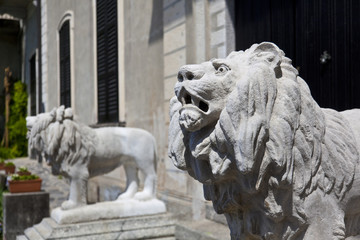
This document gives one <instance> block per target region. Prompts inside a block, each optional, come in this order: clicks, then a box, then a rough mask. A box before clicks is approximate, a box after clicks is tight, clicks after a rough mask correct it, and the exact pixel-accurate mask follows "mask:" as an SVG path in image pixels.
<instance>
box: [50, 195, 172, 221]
mask: <svg viewBox="0 0 360 240" xmlns="http://www.w3.org/2000/svg"><path fill="white" fill-rule="evenodd" d="M165 212H166V206H165V203H164V202H162V201H160V200H158V199H151V200H147V201H139V200H136V199H124V200H116V201H109V202H100V203H95V204H91V205H85V206H82V207H78V208H74V209H70V210H62V209H61V208H55V209H54V210H53V211H52V212H51V217H52V218H53V219H54V220H55V221H56V222H57V223H59V224H66V223H81V222H89V221H97V220H102V219H115V218H123V217H133V216H142V215H152V214H159V213H165Z"/></svg>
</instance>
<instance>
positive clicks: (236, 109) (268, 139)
mask: <svg viewBox="0 0 360 240" xmlns="http://www.w3.org/2000/svg"><path fill="white" fill-rule="evenodd" d="M175 95H176V96H175V97H173V98H172V99H171V103H170V117H171V121H170V127H169V156H170V158H171V159H172V161H173V163H174V164H175V165H176V166H177V167H178V168H180V169H183V170H186V171H188V173H189V174H190V175H191V176H192V177H193V178H195V179H197V180H198V181H200V182H202V183H203V184H204V195H205V198H206V199H207V200H211V201H212V202H213V206H214V208H215V210H216V211H217V212H218V213H224V214H225V216H226V218H227V222H228V225H229V228H230V230H231V237H232V239H317V240H319V239H345V238H348V239H351V238H352V236H357V235H359V234H360V171H359V149H360V110H357V109H354V110H348V111H344V112H337V111H335V110H332V109H322V108H320V107H319V106H318V104H317V103H316V102H315V101H314V99H313V98H312V96H311V94H310V90H309V88H308V86H307V84H306V83H305V81H304V80H303V79H302V78H301V77H299V75H298V71H297V70H296V69H295V68H294V67H293V66H292V65H291V60H290V59H289V58H287V57H285V55H284V52H283V51H281V50H280V49H279V48H278V47H277V46H276V45H275V44H273V43H269V42H263V43H261V44H254V45H253V46H251V47H250V48H249V49H247V50H246V51H239V52H233V53H231V54H230V55H229V56H228V57H227V58H226V59H214V60H211V61H209V62H204V63H201V64H198V65H186V66H183V67H181V68H180V71H179V74H178V82H177V83H176V85H175Z"/></svg>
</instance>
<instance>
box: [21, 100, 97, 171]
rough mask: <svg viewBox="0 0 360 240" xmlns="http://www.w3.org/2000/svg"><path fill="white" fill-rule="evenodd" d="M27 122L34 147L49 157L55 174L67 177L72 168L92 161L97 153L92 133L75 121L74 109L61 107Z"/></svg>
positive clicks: (30, 144) (47, 160) (49, 162)
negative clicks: (88, 160) (71, 166)
mask: <svg viewBox="0 0 360 240" xmlns="http://www.w3.org/2000/svg"><path fill="white" fill-rule="evenodd" d="M26 122H27V124H26V125H27V128H28V129H29V133H28V138H29V146H30V148H31V149H34V150H35V151H36V152H38V153H43V154H44V155H45V158H46V162H47V163H48V164H49V165H50V166H51V167H52V172H53V174H63V175H66V174H67V171H68V169H69V168H68V166H70V165H73V164H76V163H78V161H79V160H81V159H88V157H89V156H90V155H91V154H92V153H93V152H94V142H93V141H94V138H93V136H92V135H91V134H92V131H88V127H86V126H83V125H80V124H78V123H77V122H76V121H74V120H73V113H72V109H71V108H66V109H65V107H64V106H60V107H58V108H54V109H53V110H52V111H50V112H49V113H41V114H39V115H37V116H35V117H27V118H26ZM83 164H86V163H83Z"/></svg>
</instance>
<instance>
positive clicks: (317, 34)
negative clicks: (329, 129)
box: [235, 0, 360, 110]
mask: <svg viewBox="0 0 360 240" xmlns="http://www.w3.org/2000/svg"><path fill="white" fill-rule="evenodd" d="M359 12H360V1H358V0H327V1H321V0H258V1H252V0H237V1H235V28H236V48H237V50H244V49H247V48H249V47H250V46H251V44H253V43H259V42H262V41H271V42H274V43H275V44H277V45H278V46H279V47H280V48H281V49H282V50H283V51H284V52H285V54H286V56H288V57H289V58H291V59H292V60H293V65H294V67H296V68H297V69H298V70H299V74H300V76H301V77H302V78H303V79H304V80H305V81H306V82H307V84H308V85H309V87H310V90H311V93H312V95H313V97H314V99H315V100H316V101H317V102H318V103H319V105H320V106H321V107H330V108H334V109H337V110H345V109H350V108H360V94H359V93H360V74H359V70H358V69H357V68H356V67H357V66H359V64H360V57H359V56H360V31H359V30H360V20H359V18H358V17H357V15H358V14H359Z"/></svg>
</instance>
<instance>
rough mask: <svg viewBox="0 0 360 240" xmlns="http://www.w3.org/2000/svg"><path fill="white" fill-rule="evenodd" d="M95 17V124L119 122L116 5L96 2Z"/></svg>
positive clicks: (109, 0) (109, 1) (110, 0)
mask: <svg viewBox="0 0 360 240" xmlns="http://www.w3.org/2000/svg"><path fill="white" fill-rule="evenodd" d="M96 15H97V20H96V22H97V71H98V72H97V81H98V83H97V84H98V122H99V123H106V122H118V121H119V100H118V91H119V84H118V37H117V35H118V29H117V1H116V0H98V1H97V2H96Z"/></svg>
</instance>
